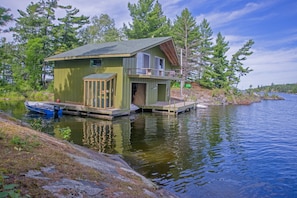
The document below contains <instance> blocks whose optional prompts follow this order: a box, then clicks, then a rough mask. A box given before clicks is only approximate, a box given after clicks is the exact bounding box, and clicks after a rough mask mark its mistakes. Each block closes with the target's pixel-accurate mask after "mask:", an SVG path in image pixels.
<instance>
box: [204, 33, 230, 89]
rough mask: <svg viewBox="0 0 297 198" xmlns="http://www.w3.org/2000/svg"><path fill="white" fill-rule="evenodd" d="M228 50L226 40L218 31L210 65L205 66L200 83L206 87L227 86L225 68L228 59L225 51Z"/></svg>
mask: <svg viewBox="0 0 297 198" xmlns="http://www.w3.org/2000/svg"><path fill="white" fill-rule="evenodd" d="M228 50H229V47H228V42H226V41H225V38H224V37H223V36H222V34H221V33H218V35H217V38H216V44H215V45H214V46H213V54H212V57H211V59H210V65H209V66H207V67H206V68H205V71H204V74H203V76H202V79H201V80H200V84H201V85H202V86H205V87H207V88H211V89H212V88H219V89H220V88H228V87H229V82H228V78H227V73H226V71H227V69H228V66H229V61H228V60H227V56H226V52H227V51H228Z"/></svg>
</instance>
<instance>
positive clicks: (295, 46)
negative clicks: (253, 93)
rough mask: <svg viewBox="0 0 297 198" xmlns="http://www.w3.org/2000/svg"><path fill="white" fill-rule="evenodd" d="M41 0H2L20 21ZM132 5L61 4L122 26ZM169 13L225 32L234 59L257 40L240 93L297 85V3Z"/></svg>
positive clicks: (227, 1)
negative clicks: (186, 14)
mask: <svg viewBox="0 0 297 198" xmlns="http://www.w3.org/2000/svg"><path fill="white" fill-rule="evenodd" d="M31 1H33V2H36V0H21V1H20V0H1V6H4V7H6V8H10V9H11V11H12V13H13V14H14V16H15V17H17V16H18V13H17V9H21V10H25V9H26V6H27V5H28V4H29V3H30V2H31ZM128 2H130V3H136V2H137V0H109V1H98V0H75V1H73V0H60V4H63V5H69V4H70V5H72V6H73V7H75V8H78V9H79V10H80V13H81V14H84V15H87V16H94V15H100V14H108V15H109V16H110V17H111V18H113V19H114V20H115V22H116V25H117V27H122V25H123V23H128V22H130V21H131V17H130V16H129V11H128V6H127V5H128ZM159 2H160V3H161V5H162V9H163V12H164V14H165V15H166V16H167V17H169V18H170V19H171V20H172V21H173V20H174V19H175V18H176V16H177V15H180V14H181V11H182V10H183V9H185V8H188V9H189V11H190V12H191V13H192V15H193V16H194V17H195V18H196V21H197V23H198V24H199V23H200V22H201V21H202V19H203V18H206V19H207V20H208V22H209V23H210V25H211V28H212V30H213V32H214V38H215V37H216V34H217V33H218V32H221V33H222V35H223V36H224V37H225V40H226V41H228V42H229V46H230V50H229V52H228V56H229V57H230V56H231V55H232V54H234V53H235V52H236V51H237V50H238V49H239V48H240V47H242V45H243V44H244V43H245V42H246V41H247V40H249V39H252V40H254V41H255V44H254V46H253V47H252V51H253V52H254V54H253V55H252V56H249V57H248V59H247V60H246V61H245V62H244V64H245V66H248V67H250V68H252V69H253V70H254V71H253V72H251V73H250V74H248V75H247V76H246V77H243V78H242V79H241V83H240V85H239V88H241V89H244V88H248V87H249V86H250V85H252V86H253V87H257V86H258V85H271V83H274V84H284V83H297V1H296V0H254V1H251V0H224V1H222V0H171V1H168V0H159Z"/></svg>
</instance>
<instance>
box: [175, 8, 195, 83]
mask: <svg viewBox="0 0 297 198" xmlns="http://www.w3.org/2000/svg"><path fill="white" fill-rule="evenodd" d="M172 36H173V38H174V41H175V44H176V47H177V51H178V53H179V55H181V53H182V70H183V77H184V79H186V80H191V81H194V80H196V78H197V76H198V68H197V58H196V56H195V50H196V48H197V47H198V41H199V36H200V35H199V32H198V26H197V24H196V21H195V19H194V17H193V16H192V14H191V13H190V12H189V10H188V9H184V10H183V11H182V13H181V16H177V17H176V20H175V21H174V23H173V27H172Z"/></svg>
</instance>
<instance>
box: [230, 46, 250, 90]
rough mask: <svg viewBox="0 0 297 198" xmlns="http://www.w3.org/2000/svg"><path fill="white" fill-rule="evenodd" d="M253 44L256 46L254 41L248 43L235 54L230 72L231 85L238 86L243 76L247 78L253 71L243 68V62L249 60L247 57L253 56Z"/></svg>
mask: <svg viewBox="0 0 297 198" xmlns="http://www.w3.org/2000/svg"><path fill="white" fill-rule="evenodd" d="M253 44H254V41H253V40H249V41H247V42H246V43H245V44H244V45H243V47H241V48H240V49H239V50H238V51H237V52H236V53H235V54H233V55H232V59H231V62H230V66H229V70H228V72H229V76H228V80H229V82H230V84H232V85H235V86H237V85H238V83H239V82H240V78H241V77H242V76H245V75H247V74H248V73H250V72H251V71H253V70H252V69H250V68H249V67H243V63H242V61H244V60H246V59H247V56H250V55H252V54H253V52H252V51H250V49H251V47H252V45H253Z"/></svg>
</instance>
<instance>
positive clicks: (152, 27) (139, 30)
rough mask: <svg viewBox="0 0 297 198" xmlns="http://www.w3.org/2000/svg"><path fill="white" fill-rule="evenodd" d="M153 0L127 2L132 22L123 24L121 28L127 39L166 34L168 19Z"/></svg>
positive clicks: (167, 32) (168, 27) (168, 25)
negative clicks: (135, 2) (134, 2)
mask: <svg viewBox="0 0 297 198" xmlns="http://www.w3.org/2000/svg"><path fill="white" fill-rule="evenodd" d="M154 1H155V0H138V2H137V4H131V3H128V9H129V11H130V16H131V17H132V23H129V24H128V25H129V27H128V26H127V25H126V24H124V27H123V30H124V33H125V34H126V35H127V37H128V38H129V39H139V38H151V37H162V36H168V35H169V30H170V21H169V20H168V19H167V17H166V16H165V15H164V14H163V11H162V6H161V4H160V3H159V2H158V1H156V3H154Z"/></svg>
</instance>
